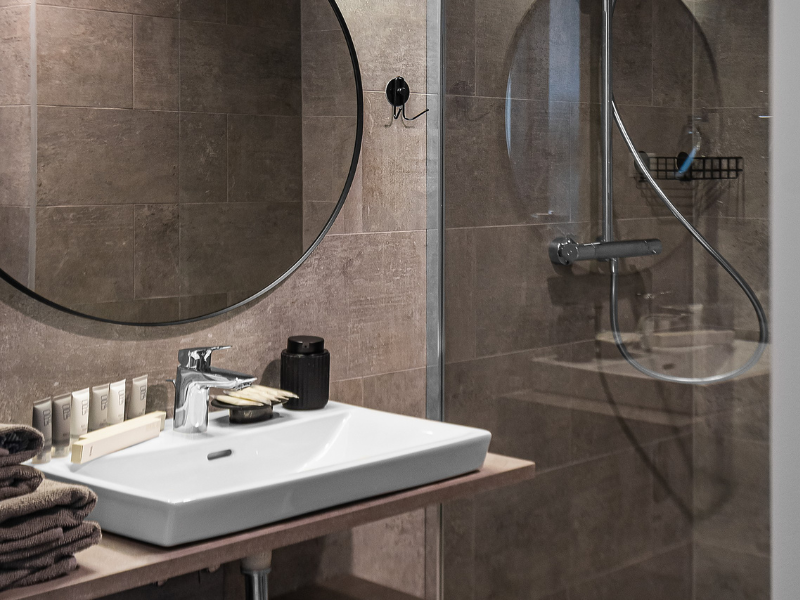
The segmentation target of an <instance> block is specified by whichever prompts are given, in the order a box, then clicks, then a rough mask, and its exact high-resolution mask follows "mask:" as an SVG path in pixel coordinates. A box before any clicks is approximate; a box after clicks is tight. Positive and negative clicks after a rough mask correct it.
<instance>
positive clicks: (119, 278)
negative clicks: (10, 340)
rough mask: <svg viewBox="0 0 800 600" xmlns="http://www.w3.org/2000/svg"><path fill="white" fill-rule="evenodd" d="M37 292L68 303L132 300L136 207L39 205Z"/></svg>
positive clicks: (37, 212) (68, 304) (37, 218)
mask: <svg viewBox="0 0 800 600" xmlns="http://www.w3.org/2000/svg"><path fill="white" fill-rule="evenodd" d="M36 291H37V292H38V293H39V294H41V295H42V296H44V297H45V298H49V299H50V300H53V301H54V302H57V303H61V304H64V305H66V306H74V305H79V304H100V303H104V302H118V301H127V300H133V207H132V206H81V207H50V208H39V209H37V211H36Z"/></svg>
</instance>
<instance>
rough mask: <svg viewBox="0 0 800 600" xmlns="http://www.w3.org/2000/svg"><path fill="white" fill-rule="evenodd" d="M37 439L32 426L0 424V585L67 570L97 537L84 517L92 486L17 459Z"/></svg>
mask: <svg viewBox="0 0 800 600" xmlns="http://www.w3.org/2000/svg"><path fill="white" fill-rule="evenodd" d="M42 444H43V439H42V436H41V434H40V433H39V432H38V431H36V430H35V429H32V428H30V427H25V426H21V425H20V426H17V425H0V590H4V589H7V588H12V587H21V586H25V585H32V584H34V583H40V582H43V581H48V580H50V579H53V578H54V577H58V576H60V575H63V574H65V573H69V572H70V571H73V570H74V569H76V568H77V567H78V563H77V561H76V560H75V557H74V554H75V553H76V552H79V551H81V550H84V549H86V548H88V547H90V546H93V545H95V544H97V543H98V542H99V541H100V537H101V533H100V526H99V525H98V524H97V523H93V522H91V521H84V519H85V518H86V516H87V515H88V514H89V513H90V512H91V511H92V509H93V508H94V506H95V504H96V503H97V496H96V495H95V493H94V492H92V491H91V490H90V489H89V488H86V487H83V486H79V485H69V484H65V483H58V482H55V481H50V480H46V479H43V477H42V474H41V472H39V471H37V470H36V469H34V468H33V467H29V466H26V465H21V464H19V463H20V462H22V461H25V460H27V459H29V458H31V457H33V456H35V455H36V454H37V453H38V452H39V451H40V450H41V448H42Z"/></svg>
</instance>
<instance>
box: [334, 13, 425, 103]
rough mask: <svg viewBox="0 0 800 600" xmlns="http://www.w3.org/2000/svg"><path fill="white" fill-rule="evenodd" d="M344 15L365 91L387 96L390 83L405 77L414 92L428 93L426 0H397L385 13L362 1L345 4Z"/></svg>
mask: <svg viewBox="0 0 800 600" xmlns="http://www.w3.org/2000/svg"><path fill="white" fill-rule="evenodd" d="M337 4H338V6H339V9H340V10H341V11H342V15H343V16H344V20H345V22H346V23H347V26H348V29H349V30H350V34H351V36H352V38H353V42H354V44H355V47H356V52H357V53H358V61H359V64H360V65H361V77H362V79H363V82H364V90H365V91H372V92H383V91H384V90H385V89H386V83H387V82H388V81H389V80H390V79H393V78H395V77H397V76H398V75H402V76H403V77H405V79H406V81H408V85H409V86H410V88H411V91H412V92H415V93H419V94H424V93H425V92H426V61H427V56H426V48H427V42H426V36H427V18H426V2H425V0H396V1H395V2H388V3H385V4H381V10H375V7H374V5H371V4H368V3H364V2H362V0H342V1H341V2H338V3H337Z"/></svg>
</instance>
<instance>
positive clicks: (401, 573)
mask: <svg viewBox="0 0 800 600" xmlns="http://www.w3.org/2000/svg"><path fill="white" fill-rule="evenodd" d="M352 536H353V558H352V574H353V575H355V576H357V577H361V578H363V579H367V580H368V581H374V582H376V583H379V584H381V585H384V586H387V587H390V588H392V589H396V590H399V591H401V592H405V593H407V594H410V595H411V596H412V597H416V598H421V597H423V596H424V594H425V511H424V510H416V511H414V512H410V513H406V514H404V515H400V516H397V517H392V518H390V519H384V520H383V521H377V522H375V523H370V524H368V525H362V526H361V527H357V528H355V529H353V531H352ZM388 565H391V568H387V566H388Z"/></svg>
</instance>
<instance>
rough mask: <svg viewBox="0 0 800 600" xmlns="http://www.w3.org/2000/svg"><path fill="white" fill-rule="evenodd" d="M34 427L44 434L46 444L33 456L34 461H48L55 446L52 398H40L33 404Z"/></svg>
mask: <svg viewBox="0 0 800 600" xmlns="http://www.w3.org/2000/svg"><path fill="white" fill-rule="evenodd" d="M33 427H34V429H36V430H38V431H39V432H40V433H41V434H42V435H43V436H44V446H42V449H41V450H40V451H39V454H37V455H36V456H34V457H33V463H34V464H42V463H48V462H50V451H51V449H52V447H53V401H52V400H51V399H50V398H46V399H45V400H40V401H39V402H37V403H36V404H34V405H33Z"/></svg>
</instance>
